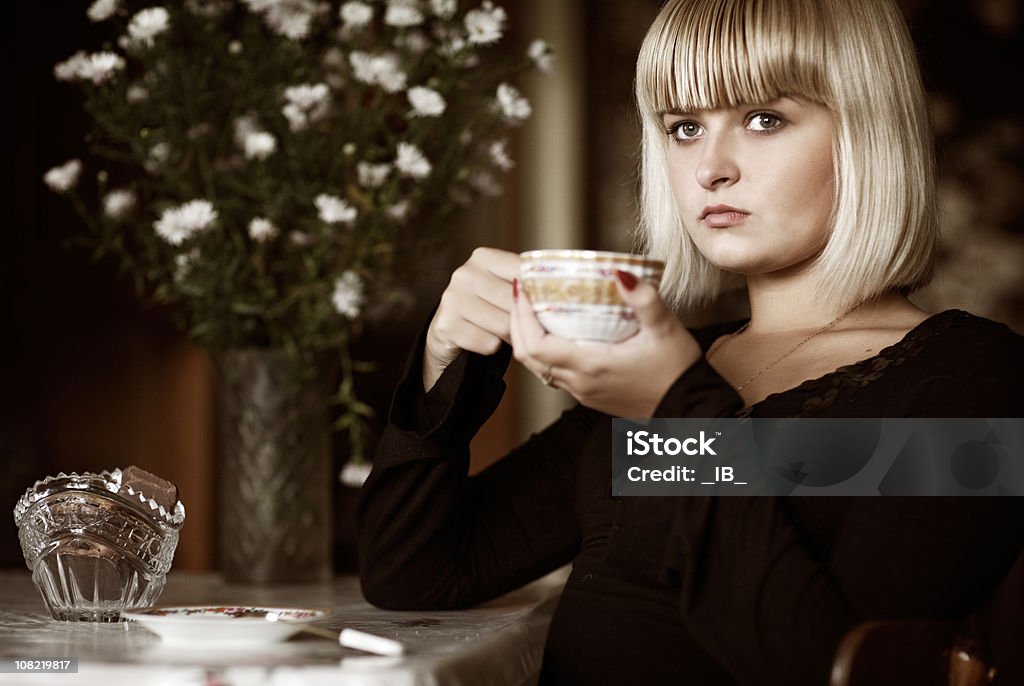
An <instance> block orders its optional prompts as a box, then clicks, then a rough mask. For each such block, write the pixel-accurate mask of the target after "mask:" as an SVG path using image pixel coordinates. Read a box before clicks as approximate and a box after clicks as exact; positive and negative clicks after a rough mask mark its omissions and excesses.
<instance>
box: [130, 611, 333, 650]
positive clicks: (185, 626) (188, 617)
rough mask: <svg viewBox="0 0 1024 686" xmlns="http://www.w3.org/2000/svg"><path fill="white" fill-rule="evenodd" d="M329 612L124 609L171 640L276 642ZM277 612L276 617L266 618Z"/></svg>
mask: <svg viewBox="0 0 1024 686" xmlns="http://www.w3.org/2000/svg"><path fill="white" fill-rule="evenodd" d="M329 614H330V612H328V611H327V610H319V609H314V608H300V607H265V606H260V607H244V606H230V607H229V606H216V605H197V606H174V607H170V606H158V607H149V608H143V609H136V610H126V611H124V612H122V613H121V617H122V619H128V620H133V621H136V622H138V623H139V624H141V625H142V626H144V627H146V628H147V629H149V630H150V631H152V632H153V633H155V634H158V635H159V636H160V638H162V639H163V640H164V641H167V642H169V643H191V644H197V643H208V642H215V643H220V644H224V643H231V644H236V645H238V644H249V645H251V644H255V643H264V644H265V643H277V642H279V641H284V640H286V639H288V638H290V637H291V636H292V635H294V634H296V633H297V632H299V631H301V630H302V627H303V625H305V624H308V623H309V622H312V621H313V620H315V619H320V618H322V617H326V616H327V615H329ZM268 616H276V617H277V619H276V620H275V621H271V620H269V619H267V617H268Z"/></svg>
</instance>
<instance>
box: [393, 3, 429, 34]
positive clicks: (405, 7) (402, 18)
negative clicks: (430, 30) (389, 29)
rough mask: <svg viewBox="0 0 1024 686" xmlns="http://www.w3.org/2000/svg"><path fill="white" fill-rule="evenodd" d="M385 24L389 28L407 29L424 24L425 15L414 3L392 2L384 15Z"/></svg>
mask: <svg viewBox="0 0 1024 686" xmlns="http://www.w3.org/2000/svg"><path fill="white" fill-rule="evenodd" d="M384 23H385V24H387V25H388V26H397V27H400V28H401V27H406V26H417V25H419V24H422V23H423V13H422V12H420V11H419V9H418V8H417V7H416V5H415V4H414V3H410V2H408V1H407V0H391V2H390V3H388V9H387V11H386V12H385V13H384Z"/></svg>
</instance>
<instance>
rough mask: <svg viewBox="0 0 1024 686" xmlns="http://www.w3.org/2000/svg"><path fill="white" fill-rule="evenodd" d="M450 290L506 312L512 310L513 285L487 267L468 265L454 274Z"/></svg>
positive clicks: (478, 264)
mask: <svg viewBox="0 0 1024 686" xmlns="http://www.w3.org/2000/svg"><path fill="white" fill-rule="evenodd" d="M448 290H449V291H451V292H453V293H459V294H461V295H463V296H467V297H472V298H476V299H479V300H482V301H484V302H487V303H490V304H491V305H493V306H494V307H497V308H499V309H501V310H504V311H505V313H506V314H507V313H508V312H510V311H511V310H512V283H511V281H505V280H504V279H502V278H500V277H498V276H495V275H494V274H493V273H492V272H491V271H490V270H489V269H488V268H487V266H486V265H483V264H480V263H466V264H464V265H463V266H462V267H459V268H458V269H457V270H455V272H454V273H453V274H452V277H451V280H450V281H449V284H448Z"/></svg>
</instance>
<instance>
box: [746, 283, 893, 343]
mask: <svg viewBox="0 0 1024 686" xmlns="http://www.w3.org/2000/svg"><path fill="white" fill-rule="evenodd" d="M747 291H748V297H749V299H750V326H749V327H748V330H749V331H751V332H752V333H759V334H772V333H782V332H790V331H813V330H814V329H818V328H820V327H822V326H824V325H825V324H827V323H829V322H831V321H832V320H834V319H836V318H837V317H842V316H843V315H846V314H847V313H849V315H848V316H847V317H844V322H848V321H852V320H853V319H859V318H860V317H861V316H863V315H864V314H865V313H867V312H868V311H869V310H870V311H876V310H877V309H878V308H880V307H881V308H886V307H890V306H892V305H894V304H896V302H897V301H900V302H905V299H904V298H903V297H902V296H900V295H898V294H896V293H889V294H885V295H882V296H880V297H879V298H878V299H874V300H872V301H870V302H868V303H865V304H863V305H861V306H858V307H857V308H856V310H857V311H856V312H851V311H850V308H849V307H847V308H840V307H835V306H832V305H828V304H826V303H823V302H822V301H821V299H820V298H819V297H818V294H817V290H816V288H815V286H814V284H813V283H812V282H811V280H810V279H809V278H806V277H804V278H797V279H789V280H777V279H769V278H764V277H760V276H752V277H750V278H749V279H748V281H747Z"/></svg>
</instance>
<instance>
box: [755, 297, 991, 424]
mask: <svg viewBox="0 0 1024 686" xmlns="http://www.w3.org/2000/svg"><path fill="white" fill-rule="evenodd" d="M973 318H974V317H973V315H971V314H970V313H969V312H964V311H963V310H945V311H943V312H939V313H937V314H933V315H932V316H930V317H928V318H927V319H925V320H924V321H922V322H921V323H920V324H918V325H917V326H915V327H914V328H913V329H911V330H910V331H908V332H907V333H906V335H904V336H903V338H901V339H900V340H898V341H896V342H895V343H893V344H892V345H889V346H886V347H885V348H882V349H881V350H879V351H878V352H877V353H876V354H875V355H873V356H871V357H868V358H865V359H863V360H860V361H858V362H853V363H851V364H847V365H843V366H842V367H838V368H837V369H835V370H833V371H831V372H828V373H827V374H824V375H822V376H819V377H817V378H815V379H808V380H807V381H804V382H802V383H800V384H798V385H796V386H794V387H792V388H787V389H786V390H784V391H777V392H775V393H771V394H769V395H767V396H765V397H764V398H762V399H761V400H759V401H758V402H756V403H754V404H753V405H748V406H747V407H744V408H743V409H742V410H741V411H740V412H739V413H738V415H737V416H739V417H747V416H750V414H751V413H752V412H753V411H754V410H755V409H758V408H761V407H763V406H765V405H766V404H770V403H772V402H777V401H778V400H779V399H780V398H783V397H787V396H794V395H795V396H799V395H806V396H807V398H806V399H805V400H804V402H803V404H802V406H801V411H800V416H807V415H811V414H815V413H817V412H818V411H820V410H822V409H824V408H826V407H828V406H829V405H831V404H832V403H834V402H835V401H836V399H837V398H839V397H840V396H842V395H845V394H848V393H851V392H853V391H855V390H857V389H859V388H862V387H864V386H866V385H867V384H869V383H871V382H872V381H875V380H877V379H879V378H881V377H882V375H883V374H884V373H885V372H886V370H888V369H889V368H890V367H893V366H898V365H901V364H903V363H904V362H906V361H907V360H908V359H910V358H912V357H915V356H916V355H917V354H918V353H920V352H921V350H922V349H923V348H924V343H925V342H926V341H927V340H929V339H931V338H934V337H935V336H937V335H939V334H941V333H943V332H944V331H946V330H947V329H949V328H950V327H951V326H954V325H960V324H965V323H967V321H969V320H971V319H973ZM740 324H741V325H742V322H740Z"/></svg>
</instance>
